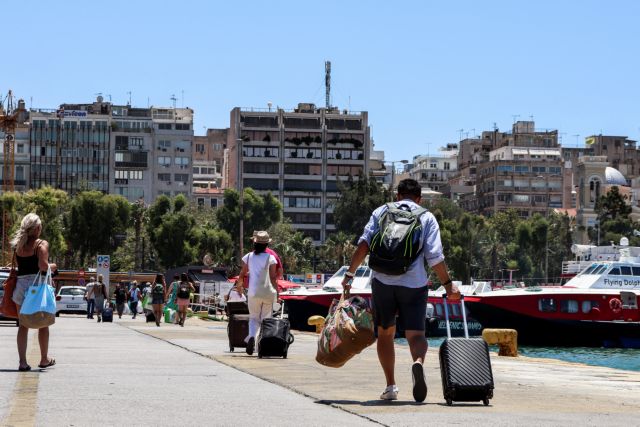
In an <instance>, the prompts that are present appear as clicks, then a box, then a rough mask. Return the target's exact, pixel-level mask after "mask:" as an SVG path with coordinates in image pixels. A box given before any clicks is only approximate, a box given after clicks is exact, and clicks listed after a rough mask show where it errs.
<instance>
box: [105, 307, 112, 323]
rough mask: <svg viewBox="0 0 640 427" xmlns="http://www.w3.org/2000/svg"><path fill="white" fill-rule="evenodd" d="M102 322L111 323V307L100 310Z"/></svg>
mask: <svg viewBox="0 0 640 427" xmlns="http://www.w3.org/2000/svg"><path fill="white" fill-rule="evenodd" d="M102 321H103V322H113V309H112V308H111V307H107V308H105V309H104V310H102Z"/></svg>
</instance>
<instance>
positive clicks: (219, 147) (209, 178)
mask: <svg viewBox="0 0 640 427" xmlns="http://www.w3.org/2000/svg"><path fill="white" fill-rule="evenodd" d="M228 137H229V129H228V128H227V129H207V134H206V136H194V137H193V146H194V150H193V189H192V198H193V200H194V201H195V202H196V203H197V204H198V205H199V206H210V207H213V208H215V207H218V206H220V205H221V204H222V199H223V197H222V190H221V189H222V188H223V177H222V174H223V164H224V150H225V149H226V147H227V138H228Z"/></svg>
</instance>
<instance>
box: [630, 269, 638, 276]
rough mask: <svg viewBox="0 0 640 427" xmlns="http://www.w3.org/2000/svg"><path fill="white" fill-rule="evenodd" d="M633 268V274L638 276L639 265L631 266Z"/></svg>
mask: <svg viewBox="0 0 640 427" xmlns="http://www.w3.org/2000/svg"><path fill="white" fill-rule="evenodd" d="M631 268H632V269H633V275H634V276H640V267H631Z"/></svg>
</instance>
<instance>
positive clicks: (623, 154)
mask: <svg viewBox="0 0 640 427" xmlns="http://www.w3.org/2000/svg"><path fill="white" fill-rule="evenodd" d="M585 146H586V147H588V148H590V149H592V150H593V154H592V155H593V156H606V158H607V161H608V162H609V165H610V166H611V167H613V168H614V169H617V170H618V171H620V173H621V174H622V175H624V176H625V178H626V179H627V180H628V181H629V182H630V181H631V180H632V179H634V178H636V177H638V176H640V166H639V165H640V152H639V151H638V148H637V146H636V141H633V140H631V139H629V138H628V137H626V136H613V135H592V136H588V137H586V138H585Z"/></svg>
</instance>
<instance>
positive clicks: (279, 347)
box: [258, 303, 294, 359]
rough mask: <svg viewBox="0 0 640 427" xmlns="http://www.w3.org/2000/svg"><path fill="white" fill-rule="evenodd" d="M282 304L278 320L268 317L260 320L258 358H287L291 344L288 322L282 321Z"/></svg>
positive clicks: (291, 338) (291, 337) (291, 336)
mask: <svg viewBox="0 0 640 427" xmlns="http://www.w3.org/2000/svg"><path fill="white" fill-rule="evenodd" d="M283 313H284V303H283V304H282V311H281V315H280V318H275V317H269V318H267V319H264V320H262V324H261V325H260V334H258V358H260V359H261V358H263V357H282V358H284V359H286V358H287V352H288V351H289V346H290V345H291V344H292V343H293V340H294V338H293V335H292V334H291V332H290V331H289V330H290V326H289V320H288V319H283V318H282V314H283Z"/></svg>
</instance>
